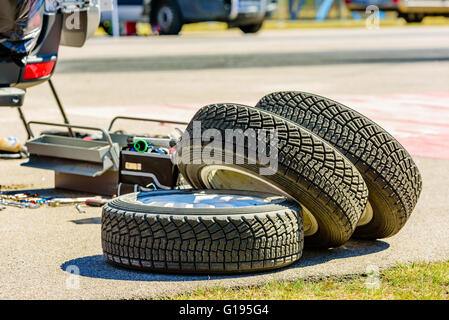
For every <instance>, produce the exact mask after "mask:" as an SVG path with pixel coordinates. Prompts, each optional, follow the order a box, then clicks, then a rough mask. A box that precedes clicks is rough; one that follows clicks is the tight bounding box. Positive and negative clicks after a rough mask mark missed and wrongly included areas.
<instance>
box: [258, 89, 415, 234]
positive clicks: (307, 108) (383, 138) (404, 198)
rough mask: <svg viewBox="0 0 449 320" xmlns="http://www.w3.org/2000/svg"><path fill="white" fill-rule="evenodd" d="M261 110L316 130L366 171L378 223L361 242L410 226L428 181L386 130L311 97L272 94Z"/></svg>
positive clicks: (363, 230) (366, 229)
mask: <svg viewBox="0 0 449 320" xmlns="http://www.w3.org/2000/svg"><path fill="white" fill-rule="evenodd" d="M257 108H259V109H261V110H266V111H269V112H273V113H275V114H277V115H279V116H282V117H284V118H286V119H289V120H292V121H294V122H295V123H297V124H299V125H301V126H303V127H305V128H307V129H309V130H311V131H313V132H314V133H315V134H316V135H318V136H320V137H321V138H322V139H324V140H326V141H327V142H329V143H330V144H332V145H333V146H334V147H336V148H338V150H340V152H341V153H343V154H344V155H345V156H346V157H347V158H348V159H349V160H351V161H352V163H354V165H355V166H356V167H357V169H358V170H359V171H360V172H361V174H362V176H363V178H364V180H365V182H366V184H367V186H368V189H369V203H370V205H371V207H372V210H373V218H372V220H371V221H370V222H369V223H367V224H365V225H363V226H359V227H357V229H356V230H355V232H354V237H355V238H360V239H380V238H386V237H390V236H393V235H394V234H396V233H397V232H398V231H399V230H400V229H401V228H402V227H403V226H404V225H405V223H406V221H407V219H408V218H409V217H410V214H411V213H412V211H413V209H414V207H415V205H416V202H417V201H418V198H419V195H420V193H421V189H422V179H421V175H420V173H419V170H418V167H417V166H416V164H415V162H414V161H413V159H412V157H411V156H410V155H409V153H408V152H407V151H406V150H405V149H404V147H402V146H401V144H400V143H399V142H398V141H396V139H395V138H393V137H392V136H391V135H390V134H389V133H388V132H386V131H385V130H384V129H383V128H382V127H380V126H379V125H378V124H376V123H375V122H373V121H371V120H370V119H368V118H367V117H365V116H363V115H362V114H360V113H358V112H356V111H354V110H352V109H351V108H348V107H346V106H344V105H342V104H341V103H338V102H336V101H333V100H330V99H327V98H324V97H321V96H318V95H314V94H310V93H305V92H276V93H271V94H269V95H267V96H265V97H263V98H262V99H261V100H260V101H259V103H258V104H257Z"/></svg>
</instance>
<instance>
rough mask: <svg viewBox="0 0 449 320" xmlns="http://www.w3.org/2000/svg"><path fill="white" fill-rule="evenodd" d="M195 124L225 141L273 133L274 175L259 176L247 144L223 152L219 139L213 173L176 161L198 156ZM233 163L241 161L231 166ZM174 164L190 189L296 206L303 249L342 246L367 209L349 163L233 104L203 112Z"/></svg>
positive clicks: (315, 140)
mask: <svg viewBox="0 0 449 320" xmlns="http://www.w3.org/2000/svg"><path fill="white" fill-rule="evenodd" d="M194 121H200V124H201V129H202V131H203V132H204V130H207V129H216V130H218V131H219V132H220V133H221V136H222V137H224V136H226V129H241V130H243V131H245V130H247V129H256V130H257V129H266V130H278V132H279V137H278V138H279V142H278V147H279V149H278V150H279V152H278V155H279V156H278V159H277V160H276V165H277V169H276V171H275V172H273V173H272V174H271V175H264V176H261V175H259V169H260V168H261V167H263V165H262V163H261V162H260V161H259V160H257V159H254V158H252V160H254V162H253V164H251V163H250V161H249V160H251V159H250V157H249V155H250V152H253V151H254V150H256V149H257V147H252V146H251V145H250V144H249V143H248V139H244V140H245V141H244V142H240V143H238V142H237V143H234V145H233V146H232V149H230V148H229V147H228V148H227V149H226V143H225V141H224V140H223V138H222V139H221V141H220V142H219V144H220V148H219V150H217V154H218V157H217V159H218V158H219V159H220V163H221V164H220V165H219V166H218V168H219V169H218V170H215V168H217V165H216V164H211V163H206V162H205V161H204V159H197V160H200V161H197V163H195V161H191V162H189V161H181V160H182V159H181V158H182V157H183V154H184V155H188V156H189V158H190V159H192V160H194V152H195V154H196V155H198V153H197V152H199V149H198V147H197V146H192V142H193V138H192V137H193V136H194V133H193V129H192V128H193V126H194ZM255 134H256V135H257V139H259V138H260V137H261V133H260V132H258V131H255ZM187 137H189V138H187ZM189 139H190V140H189ZM186 141H187V143H186ZM207 147H209V146H207ZM240 147H243V148H244V152H243V153H242V152H241V151H238V150H239V148H240ZM276 147H277V146H276ZM216 149H218V148H216ZM200 151H201V152H202V153H201V154H203V152H205V146H201V150H200ZM214 155H215V154H214ZM228 155H231V156H232V157H233V158H232V159H233V161H232V163H234V164H226V163H230V162H231V161H226V157H227V156H228ZM234 157H235V158H236V160H237V158H239V159H240V160H242V159H243V160H244V161H240V162H241V163H242V164H236V163H238V162H237V161H236V160H234ZM177 158H178V160H177V161H178V166H179V169H180V172H181V173H182V175H183V176H184V177H185V178H186V180H187V181H188V182H189V183H190V185H192V186H193V187H194V188H197V189H204V188H207V189H211V188H215V189H223V188H226V189H235V190H254V191H265V192H269V193H276V194H282V195H284V196H287V197H289V198H290V199H292V200H296V201H297V202H299V203H300V204H301V205H302V209H303V213H304V222H305V227H304V235H305V245H306V246H316V247H325V248H328V247H336V246H339V245H342V244H343V243H345V242H346V241H347V240H348V239H349V238H350V237H351V235H352V233H353V231H354V229H355V227H356V224H357V222H358V220H359V218H360V216H361V215H362V213H363V211H364V209H365V206H366V201H367V196H368V190H367V188H366V185H365V183H364V181H363V179H362V177H361V175H360V174H359V172H358V171H357V170H356V168H355V167H354V166H353V165H352V164H351V162H350V161H349V160H347V159H346V158H344V157H343V156H342V155H341V154H340V153H339V152H338V151H336V150H335V149H334V148H332V147H331V146H330V145H328V144H327V143H325V142H324V141H323V140H322V139H320V138H319V137H317V136H316V135H314V134H312V133H311V132H309V131H307V130H306V129H304V128H302V127H300V126H298V125H297V124H296V123H293V122H291V121H288V120H285V119H283V118H282V117H279V116H277V115H274V114H271V113H268V112H265V111H261V110H259V109H256V108H254V107H248V106H243V105H236V104H217V105H209V106H206V107H203V108H202V109H200V110H199V111H198V113H197V114H196V115H195V116H194V117H193V119H192V121H191V122H190V124H189V125H188V127H187V129H186V133H185V135H184V136H183V138H182V139H181V142H180V143H178V145H177ZM223 163H224V164H223ZM214 170H215V171H214ZM220 175H222V178H221V182H220V181H219V182H218V183H215V185H214V181H209V180H210V179H216V178H217V177H218V178H219V179H220ZM223 176H224V178H223ZM210 177H212V178H210ZM227 177H228V178H227ZM226 179H228V180H226ZM223 181H224V182H223ZM220 183H221V184H220ZM306 222H307V223H306Z"/></svg>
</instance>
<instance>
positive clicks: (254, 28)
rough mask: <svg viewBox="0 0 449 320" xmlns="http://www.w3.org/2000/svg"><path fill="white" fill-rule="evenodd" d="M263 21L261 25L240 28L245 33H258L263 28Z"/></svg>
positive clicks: (248, 25)
mask: <svg viewBox="0 0 449 320" xmlns="http://www.w3.org/2000/svg"><path fill="white" fill-rule="evenodd" d="M262 25H263V21H262V22H259V23H253V24H247V25H245V26H240V27H239V29H240V30H242V31H243V33H257V32H259V31H260V29H261V28H262Z"/></svg>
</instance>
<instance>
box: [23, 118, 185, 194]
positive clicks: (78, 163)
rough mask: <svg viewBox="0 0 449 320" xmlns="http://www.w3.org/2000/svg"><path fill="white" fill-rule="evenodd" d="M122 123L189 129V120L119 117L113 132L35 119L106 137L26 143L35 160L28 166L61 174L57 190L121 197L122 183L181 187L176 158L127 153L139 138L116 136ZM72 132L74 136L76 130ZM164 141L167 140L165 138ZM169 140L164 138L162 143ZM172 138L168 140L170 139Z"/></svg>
mask: <svg viewBox="0 0 449 320" xmlns="http://www.w3.org/2000/svg"><path fill="white" fill-rule="evenodd" d="M118 119H126V120H136V121H147V122H157V123H170V124H178V125H186V124H187V123H184V122H175V121H163V120H154V119H145V118H131V117H116V118H114V119H113V120H112V121H111V123H110V125H109V128H108V131H106V130H103V129H100V128H95V127H85V126H75V125H70V124H58V123H50V122H38V121H31V122H29V123H28V126H29V127H30V125H32V124H36V125H46V126H56V127H64V128H67V129H68V130H71V129H82V130H93V131H100V132H101V133H102V137H101V139H98V140H83V139H80V138H75V137H70V136H68V137H67V136H59V135H49V134H44V135H42V136H40V137H38V138H34V134H33V132H32V131H31V129H30V132H31V136H32V138H31V139H30V140H29V141H28V142H27V143H26V147H27V148H28V152H29V154H30V157H29V161H28V162H27V163H23V164H22V166H27V167H33V168H39V169H46V170H53V171H55V188H61V189H70V190H77V191H84V192H92V193H95V194H102V195H114V194H117V191H118V189H119V184H120V183H124V184H129V185H136V186H142V187H147V186H148V185H150V184H152V185H153V186H154V187H155V188H157V189H171V188H173V187H174V186H175V185H176V179H177V176H178V171H177V167H176V166H175V165H174V164H173V163H172V161H171V158H170V155H160V154H155V153H139V152H129V151H122V149H123V148H124V147H126V146H127V145H128V139H130V138H132V137H133V135H129V134H125V133H111V132H110V131H111V130H112V126H113V125H114V122H115V121H116V120H118ZM70 133H72V132H71V131H70ZM160 140H161V139H160ZM162 140H163V139H162ZM166 140H168V139H166Z"/></svg>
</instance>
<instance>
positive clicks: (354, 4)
mask: <svg viewBox="0 0 449 320" xmlns="http://www.w3.org/2000/svg"><path fill="white" fill-rule="evenodd" d="M345 2H346V6H347V7H348V9H349V10H351V11H363V12H364V11H365V10H366V8H367V7H368V6H370V5H374V6H376V7H378V8H379V9H380V10H383V11H396V12H397V13H398V17H400V18H404V19H405V20H406V21H407V22H410V23H412V22H421V21H422V20H423V19H424V17H426V16H445V17H449V0H345Z"/></svg>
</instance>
